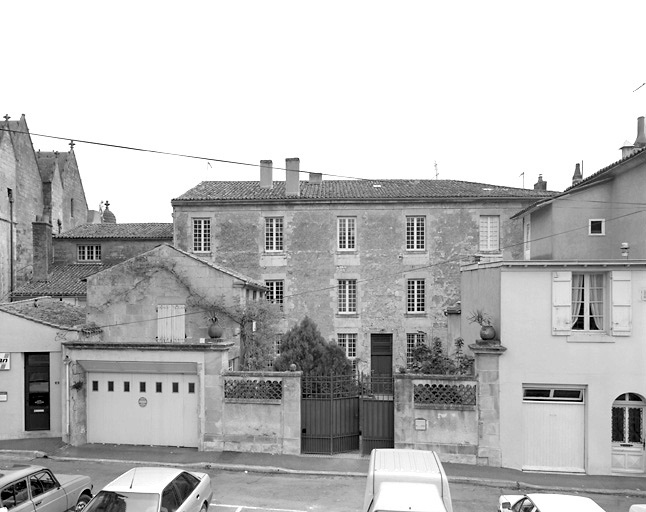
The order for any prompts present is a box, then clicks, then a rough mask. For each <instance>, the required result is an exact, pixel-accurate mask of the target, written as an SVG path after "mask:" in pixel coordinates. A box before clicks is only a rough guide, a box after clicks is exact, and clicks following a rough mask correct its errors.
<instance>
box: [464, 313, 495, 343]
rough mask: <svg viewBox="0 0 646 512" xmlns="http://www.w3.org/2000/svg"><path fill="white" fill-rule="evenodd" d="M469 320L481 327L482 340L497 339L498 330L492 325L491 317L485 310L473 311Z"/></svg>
mask: <svg viewBox="0 0 646 512" xmlns="http://www.w3.org/2000/svg"><path fill="white" fill-rule="evenodd" d="M467 320H469V322H470V323H472V324H478V325H479V326H480V338H482V339H483V340H492V339H494V338H495V337H496V330H495V329H494V328H493V325H491V317H490V316H489V314H488V313H486V312H485V311H484V310H483V309H476V310H474V311H472V312H471V314H470V315H469V317H468V318H467Z"/></svg>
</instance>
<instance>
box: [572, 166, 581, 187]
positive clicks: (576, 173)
mask: <svg viewBox="0 0 646 512" xmlns="http://www.w3.org/2000/svg"><path fill="white" fill-rule="evenodd" d="M582 181H583V174H581V164H576V167H575V168H574V175H573V176H572V186H574V185H576V184H577V183H581V182H582Z"/></svg>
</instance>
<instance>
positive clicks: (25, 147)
mask: <svg viewBox="0 0 646 512" xmlns="http://www.w3.org/2000/svg"><path fill="white" fill-rule="evenodd" d="M34 222H40V223H45V224H49V225H50V226H51V227H50V229H51V230H52V231H54V232H55V233H60V232H63V231H66V230H69V229H72V228H74V227H76V226H78V225H80V224H85V223H86V222H88V206H87V201H86V199H85V193H84V191H83V184H82V182H81V177H80V175H79V170H78V164H77V162H76V157H75V155H74V148H73V144H70V150H69V151H67V152H37V151H35V150H34V146H33V143H32V140H31V136H30V135H29V128H28V127H27V122H26V120H25V116H24V115H23V116H21V118H20V119H19V120H18V121H12V120H10V118H9V116H4V119H2V120H0V301H5V300H7V298H8V297H9V294H10V293H11V291H13V290H15V289H16V288H17V287H19V286H20V285H22V284H24V283H26V282H27V281H29V280H30V279H31V277H32V274H33V254H34V247H33V241H34V237H33V223H34ZM36 229H39V228H36ZM45 249H46V248H45Z"/></svg>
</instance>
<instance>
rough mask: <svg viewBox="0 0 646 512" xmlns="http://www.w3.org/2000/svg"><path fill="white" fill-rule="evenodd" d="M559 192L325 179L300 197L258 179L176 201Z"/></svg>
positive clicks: (222, 184) (211, 184)
mask: <svg viewBox="0 0 646 512" xmlns="http://www.w3.org/2000/svg"><path fill="white" fill-rule="evenodd" d="M554 194H555V192H550V191H546V190H534V189H524V188H514V187H503V186H500V185H487V184H485V183H472V182H468V181H457V180H323V181H322V182H320V183H310V182H308V181H301V182H300V195H299V196H286V195H285V182H284V181H275V182H274V183H273V187H272V188H270V189H269V188H261V187H260V183H259V182H258V181H203V182H201V183H200V184H199V185H197V186H196V187H194V188H192V189H190V190H189V191H187V192H185V193H184V194H182V195H181V196H179V197H177V198H175V199H173V202H175V201H209V200H211V201H213V200H217V201H246V200H247V201H258V200H260V201H263V200H264V201H286V200H301V201H303V200H322V201H327V200H359V201H368V200H373V201H374V200H415V199H428V200H440V199H441V200H446V199H467V198H472V199H540V198H544V197H551V196H553V195H554Z"/></svg>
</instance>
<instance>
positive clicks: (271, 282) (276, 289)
mask: <svg viewBox="0 0 646 512" xmlns="http://www.w3.org/2000/svg"><path fill="white" fill-rule="evenodd" d="M265 286H266V287H267V291H266V292H265V299H266V300H267V302H271V303H272V304H277V305H278V307H279V308H280V310H281V311H282V310H283V304H284V303H285V280H284V279H265Z"/></svg>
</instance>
